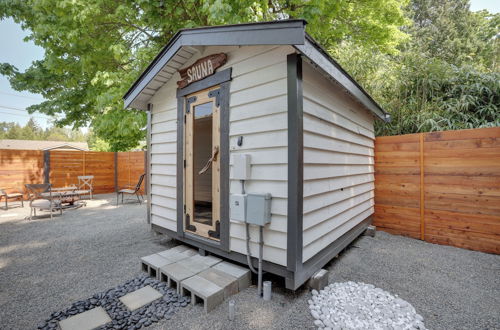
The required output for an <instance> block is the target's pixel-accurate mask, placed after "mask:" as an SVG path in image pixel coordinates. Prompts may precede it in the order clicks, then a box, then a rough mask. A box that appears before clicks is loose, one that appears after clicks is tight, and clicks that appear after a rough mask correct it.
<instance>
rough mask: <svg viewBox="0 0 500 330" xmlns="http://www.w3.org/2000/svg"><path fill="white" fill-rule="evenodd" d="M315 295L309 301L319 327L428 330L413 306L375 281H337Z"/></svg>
mask: <svg viewBox="0 0 500 330" xmlns="http://www.w3.org/2000/svg"><path fill="white" fill-rule="evenodd" d="M312 295H313V296H312V299H310V300H309V301H308V303H309V308H310V309H311V315H312V316H313V317H314V319H315V320H314V325H315V326H317V327H318V329H324V330H340V329H384V330H385V329H398V330H399V329H412V330H413V329H415V330H416V329H421V330H422V329H426V328H425V325H424V323H423V318H422V316H421V315H419V314H417V312H416V311H415V308H413V306H412V305H410V304H409V303H408V302H406V301H404V300H403V299H401V298H398V296H397V295H395V296H393V295H392V294H390V293H389V292H386V291H384V290H382V289H379V288H376V287H375V286H374V285H372V284H365V283H355V282H351V281H349V282H344V283H333V284H330V285H329V286H327V287H325V288H324V289H323V290H321V291H320V292H318V291H316V290H312Z"/></svg>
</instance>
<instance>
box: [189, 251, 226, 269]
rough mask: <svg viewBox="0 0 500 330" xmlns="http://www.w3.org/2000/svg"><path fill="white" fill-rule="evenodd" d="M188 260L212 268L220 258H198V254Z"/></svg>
mask: <svg viewBox="0 0 500 330" xmlns="http://www.w3.org/2000/svg"><path fill="white" fill-rule="evenodd" d="M189 259H190V260H195V261H197V262H201V263H204V264H206V265H208V266H210V267H212V266H213V265H216V264H218V263H219V262H221V261H222V259H221V258H217V257H214V256H200V255H199V254H197V255H195V256H192V257H191V258H189Z"/></svg>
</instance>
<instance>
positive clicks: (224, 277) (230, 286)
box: [198, 268, 238, 299]
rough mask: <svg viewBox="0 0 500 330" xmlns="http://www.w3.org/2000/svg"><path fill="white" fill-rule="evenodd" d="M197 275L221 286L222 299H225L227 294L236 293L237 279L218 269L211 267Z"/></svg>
mask: <svg viewBox="0 0 500 330" xmlns="http://www.w3.org/2000/svg"><path fill="white" fill-rule="evenodd" d="M198 276H199V277H202V278H204V279H206V280H209V281H210V282H212V283H214V284H215V285H217V286H220V287H221V288H223V289H224V299H227V298H228V297H229V296H232V295H233V294H236V293H238V279H237V278H236V277H234V276H231V275H228V274H227V273H224V272H222V271H220V270H218V269H213V268H209V269H206V270H204V271H202V272H201V273H199V274H198Z"/></svg>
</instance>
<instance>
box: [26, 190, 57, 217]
mask: <svg viewBox="0 0 500 330" xmlns="http://www.w3.org/2000/svg"><path fill="white" fill-rule="evenodd" d="M25 186H26V189H27V190H28V194H29V201H30V208H31V209H30V216H29V219H30V220H32V219H33V214H34V215H35V217H36V209H39V210H41V211H49V212H50V219H52V212H53V211H57V210H59V214H62V207H61V200H59V199H55V198H53V196H52V190H51V187H52V185H51V184H50V183H40V184H27V185H25Z"/></svg>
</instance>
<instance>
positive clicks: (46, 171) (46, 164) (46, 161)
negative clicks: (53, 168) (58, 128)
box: [43, 150, 50, 183]
mask: <svg viewBox="0 0 500 330" xmlns="http://www.w3.org/2000/svg"><path fill="white" fill-rule="evenodd" d="M43 180H44V183H50V151H49V150H44V151H43Z"/></svg>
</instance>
